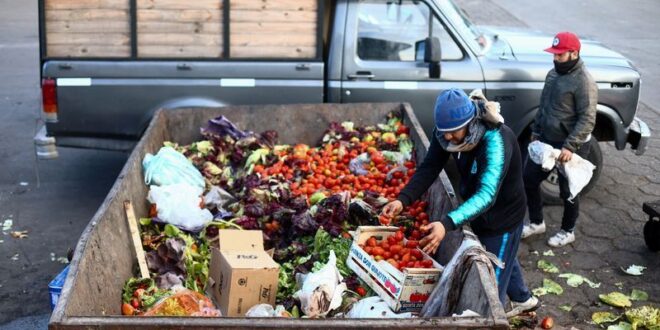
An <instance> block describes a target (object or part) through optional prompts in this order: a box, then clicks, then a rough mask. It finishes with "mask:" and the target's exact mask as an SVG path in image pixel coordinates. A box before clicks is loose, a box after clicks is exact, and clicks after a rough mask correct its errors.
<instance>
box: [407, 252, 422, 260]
mask: <svg viewBox="0 0 660 330" xmlns="http://www.w3.org/2000/svg"><path fill="white" fill-rule="evenodd" d="M410 255H411V256H413V257H415V258H417V260H422V258H423V257H424V256H423V255H422V251H421V250H420V249H414V250H412V251H410Z"/></svg>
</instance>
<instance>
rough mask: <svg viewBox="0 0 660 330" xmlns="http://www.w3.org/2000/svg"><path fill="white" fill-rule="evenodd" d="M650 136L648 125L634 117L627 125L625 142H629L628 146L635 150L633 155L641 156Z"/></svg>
mask: <svg viewBox="0 0 660 330" xmlns="http://www.w3.org/2000/svg"><path fill="white" fill-rule="evenodd" d="M650 137H651V130H650V129H649V126H648V125H647V124H646V123H645V122H644V121H642V120H641V119H639V118H638V117H635V118H634V119H633V121H632V122H631V123H630V126H629V127H628V136H627V138H626V142H627V143H630V148H631V149H632V150H634V151H635V155H637V156H641V155H643V154H644V152H645V151H646V145H647V143H648V141H649V138H650Z"/></svg>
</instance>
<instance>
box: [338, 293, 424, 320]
mask: <svg viewBox="0 0 660 330" xmlns="http://www.w3.org/2000/svg"><path fill="white" fill-rule="evenodd" d="M346 317H348V318H355V319H381V318H390V319H399V318H411V317H412V313H401V314H396V313H394V312H393V311H392V310H391V309H390V307H389V306H388V305H387V303H386V302H385V301H384V300H383V299H382V298H380V297H378V296H374V297H368V298H364V299H362V300H360V301H358V302H357V303H355V304H353V307H352V308H351V310H350V311H349V312H348V313H347V314H346Z"/></svg>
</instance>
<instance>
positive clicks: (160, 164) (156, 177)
mask: <svg viewBox="0 0 660 330" xmlns="http://www.w3.org/2000/svg"><path fill="white" fill-rule="evenodd" d="M142 167H143V169H144V183H146V184H148V185H157V186H164V185H171V184H176V183H187V184H189V185H191V186H193V187H199V188H201V189H204V185H205V184H204V178H203V177H202V174H201V173H200V172H199V170H197V169H196V168H195V166H193V165H192V163H191V162H190V161H189V160H188V159H187V158H186V156H184V155H183V154H182V153H180V152H178V151H176V150H174V149H173V148H172V147H162V148H160V150H159V151H158V153H157V154H156V155H155V156H154V155H152V154H147V155H146V156H144V160H142Z"/></svg>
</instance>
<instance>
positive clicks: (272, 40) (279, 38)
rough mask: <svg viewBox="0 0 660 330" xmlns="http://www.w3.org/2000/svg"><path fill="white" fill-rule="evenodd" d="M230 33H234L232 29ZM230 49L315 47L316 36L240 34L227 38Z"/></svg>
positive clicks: (307, 34)
mask: <svg viewBox="0 0 660 330" xmlns="http://www.w3.org/2000/svg"><path fill="white" fill-rule="evenodd" d="M231 31H234V30H233V29H232V30H231ZM229 42H230V45H231V47H234V46H236V47H240V46H295V47H314V46H316V34H310V33H306V34H242V33H232V34H231V35H230V36H229Z"/></svg>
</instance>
